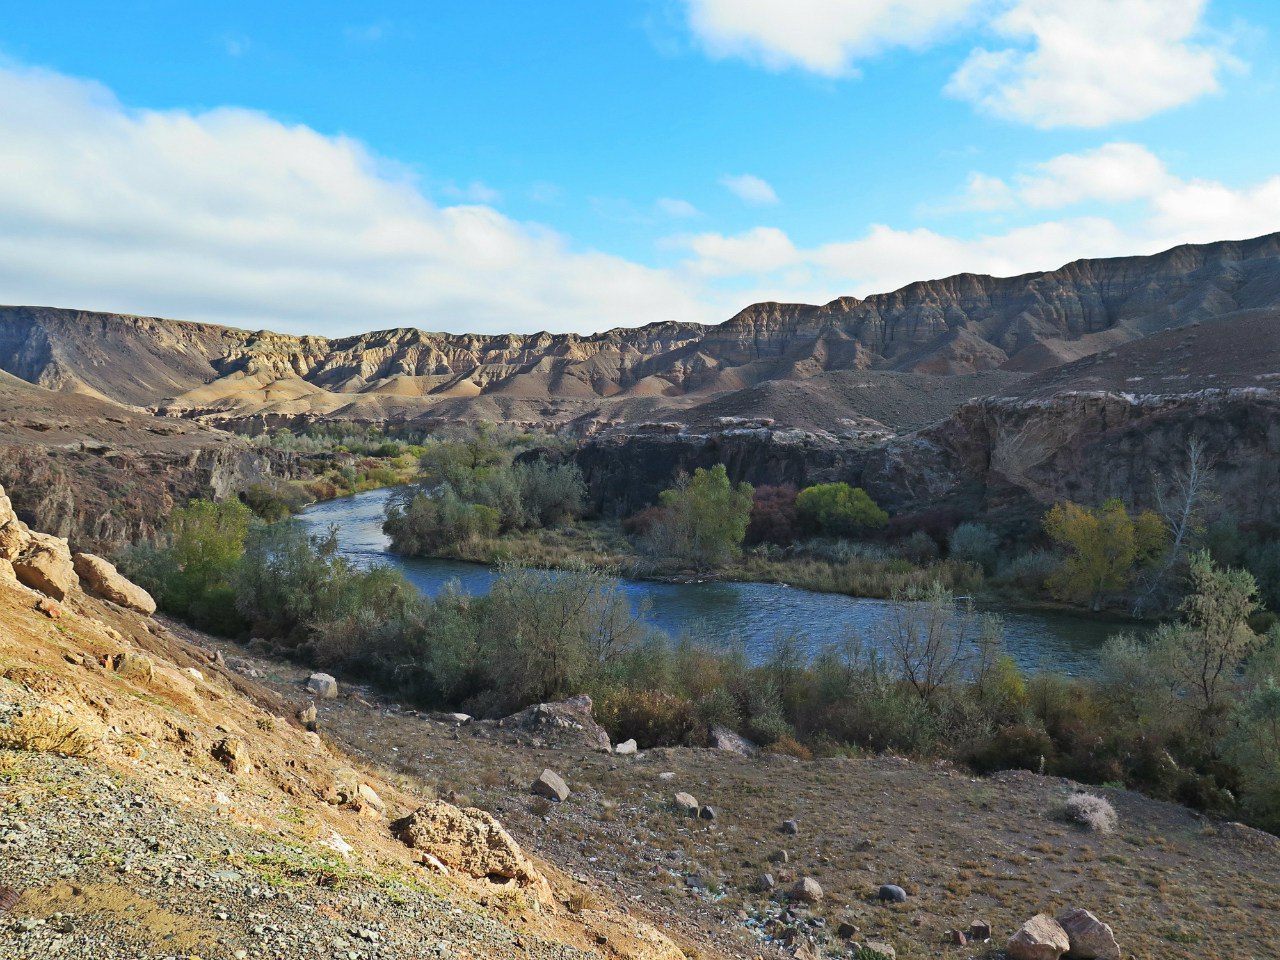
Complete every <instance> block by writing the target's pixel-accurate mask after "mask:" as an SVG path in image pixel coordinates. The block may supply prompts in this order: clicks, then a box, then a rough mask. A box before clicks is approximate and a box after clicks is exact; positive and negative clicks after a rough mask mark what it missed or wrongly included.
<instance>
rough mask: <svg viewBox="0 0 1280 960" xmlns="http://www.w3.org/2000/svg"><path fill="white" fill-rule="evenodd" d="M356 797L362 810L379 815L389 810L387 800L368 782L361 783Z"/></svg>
mask: <svg viewBox="0 0 1280 960" xmlns="http://www.w3.org/2000/svg"><path fill="white" fill-rule="evenodd" d="M356 799H357V800H358V801H359V803H360V810H361V811H362V812H366V811H367V812H370V813H375V814H379V815H381V814H384V813H386V812H387V804H386V802H385V801H384V800H383V799H382V798H381V797H380V796H378V794H377V792H376V791H375V790H374V789H373V787H371V786H369V785H368V784H367V783H362V784H360V786H359V788H358V789H357V791H356Z"/></svg>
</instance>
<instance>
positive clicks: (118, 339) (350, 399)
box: [0, 234, 1280, 425]
mask: <svg viewBox="0 0 1280 960" xmlns="http://www.w3.org/2000/svg"><path fill="white" fill-rule="evenodd" d="M1277 302H1280V234H1273V235H1270V236H1266V237H1261V238H1258V239H1255V240H1249V241H1241V242H1224V243H1215V244H1207V245H1203V246H1183V247H1178V248H1175V249H1173V250H1170V251H1167V252H1166V253H1163V254H1160V255H1158V256H1154V257H1132V258H1124V259H1112V260H1081V261H1077V262H1075V263H1071V264H1068V265H1067V266H1065V267H1062V268H1061V269H1059V270H1054V271H1051V272H1047V273H1036V274H1027V275H1025V276H1021V277H1012V278H995V277H987V276H975V275H972V274H962V275H959V276H955V277H948V278H945V279H942V280H932V281H927V282H921V283H913V284H911V285H909V286H906V287H903V288H902V289H901V290H897V291H894V292H892V293H887V294H881V295H877V296H873V297H868V298H867V299H865V300H858V299H855V298H851V297H842V298H840V299H838V300H833V301H832V302H831V303H828V304H825V305H822V306H811V305H804V304H778V303H761V304H755V305H753V306H750V307H748V308H746V309H745V310H743V311H742V312H741V313H739V314H738V315H737V316H735V317H733V318H732V319H731V320H729V321H727V322H726V323H723V324H721V325H719V326H716V327H710V328H704V327H701V326H698V325H693V324H679V323H656V324H651V325H649V326H646V327H640V328H637V329H628V330H610V331H607V332H605V333H600V334H594V335H592V336H577V335H573V334H559V335H553V334H548V333H538V334H530V335H507V336H474V335H451V334H443V333H428V332H425V331H422V330H411V329H400V330H384V331H379V332H375V333H368V334H362V335H360V336H355V337H345V338H340V339H332V340H331V339H326V338H323V337H294V336H285V335H281V334H274V333H269V332H265V331H260V332H256V333H255V332H249V331H245V330H235V329H230V328H223V327H216V326H211V325H207V324H187V323H181V322H177V321H171V320H159V319H155V318H146V317H129V316H119V315H111V314H93V313H84V312H77V311H67V310H54V309H49V308H33V307H7V308H0V369H3V370H7V371H9V372H10V373H12V374H14V375H16V376H18V377H20V378H22V379H24V380H27V381H29V382H31V383H37V384H40V385H42V386H46V387H50V388H52V389H58V390H68V391H79V392H83V393H90V394H94V395H97V396H100V397H105V398H109V399H111V400H114V401H116V402H120V403H126V404H134V405H139V406H147V407H152V408H154V409H157V410H160V411H162V412H164V413H168V414H174V415H179V416H183V417H188V418H203V419H206V420H208V421H209V422H217V423H230V424H233V425H234V424H237V423H245V422H249V421H251V420H254V419H255V418H257V419H262V418H268V419H270V418H275V419H276V420H277V421H280V422H284V421H287V420H288V419H289V418H311V419H328V418H346V419H357V420H359V419H364V420H369V421H384V420H386V419H388V418H393V419H397V418H398V419H401V420H412V419H415V418H423V417H430V416H433V415H436V414H437V413H438V412H439V411H438V408H439V407H440V406H441V405H442V404H452V408H451V409H454V410H456V411H459V412H458V414H457V415H459V416H463V417H466V416H468V415H471V416H486V417H493V416H494V409H495V404H500V405H505V406H506V407H508V408H509V407H510V406H511V405H513V404H514V405H521V404H522V405H523V406H522V407H521V409H519V410H516V411H510V410H509V411H508V412H509V413H511V415H512V416H513V417H514V419H517V420H520V421H522V422H535V421H545V422H549V423H553V424H555V423H561V424H563V423H567V422H569V421H571V420H575V419H581V418H584V417H597V416H600V415H602V414H601V411H608V410H610V409H614V410H616V411H620V412H621V415H622V416H623V417H624V418H627V419H634V415H633V410H634V409H635V408H637V407H638V408H640V409H641V410H642V413H641V416H642V417H648V416H650V415H651V412H652V409H653V408H654V407H661V406H663V405H670V404H676V405H678V404H679V403H680V402H681V398H686V397H692V396H698V397H706V396H708V395H715V394H720V393H724V392H729V391H735V390H741V389H744V388H749V387H751V386H752V385H755V384H760V383H766V382H771V381H806V380H809V379H811V378H814V377H817V376H820V375H822V374H824V373H828V372H831V371H849V370H870V369H874V370H877V371H883V372H899V373H916V374H928V375H933V376H946V375H954V374H972V373H973V372H975V371H990V370H1002V371H1015V372H1018V371H1020V372H1028V371H1039V370H1044V369H1048V368H1050V367H1053V366H1057V365H1058V364H1061V363H1063V362H1066V361H1070V360H1074V359H1076V358H1079V357H1082V356H1087V355H1091V354H1095V353H1098V352H1100V351H1103V350H1106V349H1109V348H1113V347H1115V346H1116V345H1119V344H1123V343H1126V342H1129V341H1132V340H1135V339H1138V338H1140V337H1143V336H1146V335H1149V334H1151V333H1153V332H1155V331H1159V330H1163V329H1168V328H1174V327H1180V326H1183V325H1186V324H1189V323H1194V322H1197V321H1203V320H1208V319H1211V318H1215V317H1223V316H1227V315H1230V314H1233V313H1238V312H1240V311H1246V310H1250V309H1255V308H1261V307H1270V306H1273V305H1274V304H1276V303H1277ZM743 412H746V413H753V412H756V411H743Z"/></svg>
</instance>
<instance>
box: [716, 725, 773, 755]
mask: <svg viewBox="0 0 1280 960" xmlns="http://www.w3.org/2000/svg"><path fill="white" fill-rule="evenodd" d="M708 740H709V742H710V744H711V746H712V747H713V748H714V749H716V750H725V751H727V752H728V753H736V754H738V756H741V757H754V756H755V755H756V754H757V753H759V752H760V748H759V747H757V746H756V745H755V744H754V743H752V742H751V741H750V740H748V739H747V738H746V737H744V736H742V735H740V734H737V733H734V732H733V731H732V730H730V729H729V728H728V727H720V726H715V727H712V728H711V733H710V736H709V737H708Z"/></svg>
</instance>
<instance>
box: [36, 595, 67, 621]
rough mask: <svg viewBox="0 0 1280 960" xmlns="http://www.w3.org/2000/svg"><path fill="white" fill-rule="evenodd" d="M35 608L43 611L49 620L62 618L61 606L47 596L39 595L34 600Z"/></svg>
mask: <svg viewBox="0 0 1280 960" xmlns="http://www.w3.org/2000/svg"><path fill="white" fill-rule="evenodd" d="M36 609H37V610H39V611H40V612H41V613H43V614H44V615H45V616H46V617H48V618H49V619H50V620H61V619H62V608H61V607H60V606H58V605H57V604H56V603H54V602H53V601H52V600H50V599H49V598H48V597H41V598H40V599H39V600H37V601H36Z"/></svg>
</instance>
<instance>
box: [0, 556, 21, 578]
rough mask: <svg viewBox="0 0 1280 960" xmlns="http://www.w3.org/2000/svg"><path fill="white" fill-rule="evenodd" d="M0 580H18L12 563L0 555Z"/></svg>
mask: <svg viewBox="0 0 1280 960" xmlns="http://www.w3.org/2000/svg"><path fill="white" fill-rule="evenodd" d="M0 581H7V582H10V583H17V582H18V575H17V574H16V573H14V572H13V564H12V563H10V562H9V561H8V560H6V559H5V558H4V557H0Z"/></svg>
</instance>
